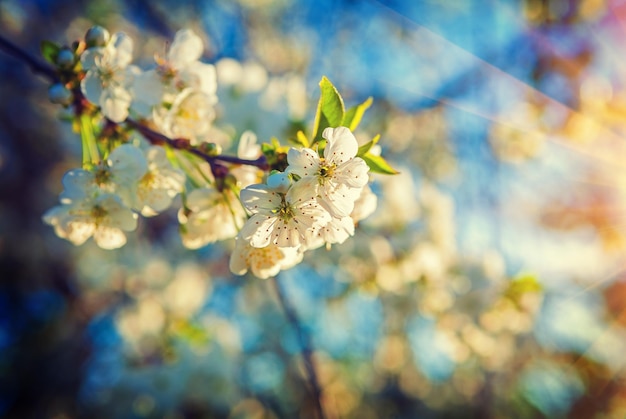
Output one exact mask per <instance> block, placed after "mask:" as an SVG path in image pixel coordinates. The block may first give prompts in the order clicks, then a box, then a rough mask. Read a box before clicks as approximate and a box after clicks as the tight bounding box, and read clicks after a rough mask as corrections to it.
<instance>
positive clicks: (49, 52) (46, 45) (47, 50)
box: [40, 40, 61, 65]
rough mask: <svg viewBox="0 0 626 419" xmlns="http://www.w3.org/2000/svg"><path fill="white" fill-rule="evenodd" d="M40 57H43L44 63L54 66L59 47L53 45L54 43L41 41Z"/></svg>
mask: <svg viewBox="0 0 626 419" xmlns="http://www.w3.org/2000/svg"><path fill="white" fill-rule="evenodd" d="M40 48H41V55H43V58H45V60H46V61H48V62H49V63H50V64H55V65H56V59H57V55H58V54H59V51H60V50H61V46H60V45H58V44H55V43H54V42H51V41H45V40H44V41H41V45H40Z"/></svg>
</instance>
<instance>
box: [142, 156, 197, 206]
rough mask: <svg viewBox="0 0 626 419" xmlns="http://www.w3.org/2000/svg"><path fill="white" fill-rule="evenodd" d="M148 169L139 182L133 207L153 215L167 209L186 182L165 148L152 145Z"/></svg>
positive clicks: (148, 157)
mask: <svg viewBox="0 0 626 419" xmlns="http://www.w3.org/2000/svg"><path fill="white" fill-rule="evenodd" d="M146 158H147V161H148V170H147V171H146V173H145V174H144V175H143V176H142V177H141V179H139V181H138V182H137V191H136V194H135V195H134V197H135V201H134V205H133V208H135V209H137V210H138V211H140V212H141V215H143V216H146V217H148V216H153V215H156V214H158V213H159V212H161V211H164V210H165V209H167V208H168V207H169V206H170V205H171V204H172V200H173V198H174V197H175V196H176V195H178V194H179V193H180V192H181V191H182V190H183V186H184V184H185V174H184V173H183V172H182V170H179V169H176V168H174V167H172V164H171V163H170V162H169V160H168V159H167V156H166V154H165V150H164V149H163V148H161V147H156V146H154V147H150V148H149V149H148V150H147V151H146Z"/></svg>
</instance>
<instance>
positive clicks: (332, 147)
mask: <svg viewBox="0 0 626 419" xmlns="http://www.w3.org/2000/svg"><path fill="white" fill-rule="evenodd" d="M322 137H324V138H325V139H326V140H327V144H326V148H325V149H324V157H320V156H319V154H318V153H317V152H316V151H314V150H312V149H310V148H302V149H301V150H297V149H295V148H292V149H290V150H289V152H288V154H287V160H288V162H289V166H288V167H287V170H286V171H287V172H288V173H292V174H295V175H297V176H299V177H300V178H303V179H304V178H312V179H315V181H316V183H317V184H318V185H319V188H318V194H319V198H320V203H321V204H322V206H323V207H324V208H326V210H328V211H329V212H330V213H331V214H332V215H333V216H334V217H337V218H343V217H345V216H349V215H350V213H351V212H352V210H353V208H354V201H356V199H358V197H359V195H360V190H361V188H363V187H364V186H365V185H366V184H367V182H368V180H369V178H368V175H367V172H368V171H369V167H368V166H367V164H366V163H365V161H363V159H361V158H359V157H356V154H357V151H358V148H359V147H358V143H357V141H356V138H355V137H354V135H353V134H352V132H351V131H350V130H349V129H348V128H346V127H338V128H326V129H325V130H324V131H323V133H322Z"/></svg>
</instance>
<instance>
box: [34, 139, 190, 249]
mask: <svg viewBox="0 0 626 419" xmlns="http://www.w3.org/2000/svg"><path fill="white" fill-rule="evenodd" d="M184 180H185V178H184V175H183V173H182V172H180V171H179V170H177V169H175V168H173V167H172V166H171V165H170V164H169V161H168V160H167V159H166V158H165V155H164V151H163V149H161V148H156V147H151V148H149V149H147V150H146V151H145V153H144V151H143V150H141V149H139V148H138V147H135V146H133V145H130V144H124V145H121V146H119V147H117V148H116V149H115V150H113V152H111V154H110V155H109V158H108V159H107V160H105V161H103V162H101V163H100V164H99V165H97V166H95V167H93V168H91V169H89V170H85V169H73V170H70V171H68V172H67V173H66V174H65V176H64V177H63V187H64V190H63V192H62V193H61V195H60V197H59V198H60V201H61V205H59V206H56V207H54V208H52V209H51V210H49V211H48V212H47V213H46V214H44V216H43V219H44V221H45V222H46V223H48V224H50V225H52V226H53V227H54V228H55V232H56V233H57V235H58V236H59V237H61V238H64V239H67V240H68V241H70V242H72V243H73V244H75V245H80V244H83V243H84V242H85V241H86V240H87V239H88V238H89V237H91V236H93V237H94V240H95V242H96V244H98V246H100V247H102V248H104V249H115V248H118V247H121V246H123V245H124V244H125V243H126V236H125V234H124V232H125V231H132V230H134V229H135V228H136V227H137V218H138V217H137V213H141V214H142V215H144V216H150V215H156V214H157V213H158V212H160V211H163V210H165V209H167V208H168V207H169V206H170V205H171V203H172V199H173V198H174V196H176V195H177V194H178V193H179V192H181V191H182V188H183V184H184Z"/></svg>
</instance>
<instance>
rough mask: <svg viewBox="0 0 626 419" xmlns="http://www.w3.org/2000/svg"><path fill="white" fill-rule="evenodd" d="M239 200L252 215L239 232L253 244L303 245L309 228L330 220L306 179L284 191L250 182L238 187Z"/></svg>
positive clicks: (316, 227)
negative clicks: (245, 186)
mask: <svg viewBox="0 0 626 419" xmlns="http://www.w3.org/2000/svg"><path fill="white" fill-rule="evenodd" d="M272 176H274V175H272ZM272 176H270V178H271V177H272ZM241 201H242V202H243V204H244V205H245V206H246V208H247V209H248V210H249V211H250V212H251V213H252V217H250V219H249V220H248V221H247V222H246V224H245V225H244V226H243V228H242V229H241V232H240V236H241V237H242V238H244V239H246V240H249V242H250V245H251V246H253V247H266V246H268V245H269V244H276V245H278V246H280V247H296V246H299V245H300V244H304V245H306V243H307V241H308V238H309V234H310V232H311V230H313V231H315V230H317V229H319V228H320V227H322V226H323V225H325V224H326V223H328V222H329V221H330V220H331V216H330V214H329V213H328V212H327V211H326V210H325V209H324V208H323V207H322V206H321V205H320V204H319V202H317V199H316V197H315V188H314V184H313V183H312V182H311V181H310V180H308V181H306V180H301V181H299V182H295V183H294V184H293V185H292V186H291V187H290V188H289V189H288V190H287V192H286V193H283V192H281V191H280V189H272V188H271V187H270V186H268V185H263V184H259V185H251V186H249V187H247V188H245V189H243V190H242V191H241Z"/></svg>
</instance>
